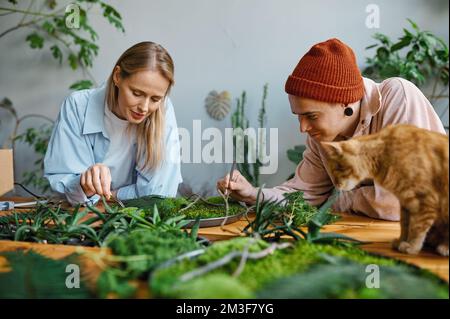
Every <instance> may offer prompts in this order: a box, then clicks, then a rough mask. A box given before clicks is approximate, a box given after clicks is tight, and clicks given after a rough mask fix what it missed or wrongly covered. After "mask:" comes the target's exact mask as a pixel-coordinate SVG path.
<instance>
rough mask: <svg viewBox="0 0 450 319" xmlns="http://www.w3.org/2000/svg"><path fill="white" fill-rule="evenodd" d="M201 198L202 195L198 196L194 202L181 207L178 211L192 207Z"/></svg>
mask: <svg viewBox="0 0 450 319" xmlns="http://www.w3.org/2000/svg"><path fill="white" fill-rule="evenodd" d="M199 200H200V196H199V197H197V198H196V199H195V200H194V201H193V202H192V203H190V204H189V205H187V206H186V207H183V208H181V209H180V210H179V211H178V213H181V212H183V211H185V210H187V209H189V208H191V207H192V206H194V205H195V204H196V203H197V202H198V201H199Z"/></svg>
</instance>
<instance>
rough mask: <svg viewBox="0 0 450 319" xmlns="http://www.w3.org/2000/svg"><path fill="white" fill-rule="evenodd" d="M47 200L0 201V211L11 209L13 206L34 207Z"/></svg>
mask: <svg viewBox="0 0 450 319" xmlns="http://www.w3.org/2000/svg"><path fill="white" fill-rule="evenodd" d="M47 202H48V201H47V200H38V201H33V202H25V203H16V202H13V201H0V211H2V210H12V209H14V208H27V207H34V206H36V205H38V204H46V203H47Z"/></svg>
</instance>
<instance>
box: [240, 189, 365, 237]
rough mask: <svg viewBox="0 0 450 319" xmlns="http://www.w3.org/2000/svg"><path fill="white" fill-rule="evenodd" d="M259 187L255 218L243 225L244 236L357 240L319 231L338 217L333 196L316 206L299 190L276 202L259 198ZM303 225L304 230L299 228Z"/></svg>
mask: <svg viewBox="0 0 450 319" xmlns="http://www.w3.org/2000/svg"><path fill="white" fill-rule="evenodd" d="M261 190H262V187H261V188H260V189H259V190H258V195H257V199H256V205H255V218H254V220H253V221H249V224H248V225H247V226H246V227H245V228H244V230H243V231H244V233H245V234H246V235H247V236H253V237H255V236H256V237H258V238H262V239H265V240H269V241H279V240H280V239H281V238H282V237H288V238H293V239H294V240H302V239H303V240H306V241H308V242H310V243H316V242H320V243H335V244H336V243H341V242H346V243H349V242H353V243H360V241H358V240H355V239H353V238H350V237H348V236H345V235H341V234H335V233H322V232H321V229H322V228H323V226H325V225H326V224H329V223H332V222H334V221H336V220H337V219H338V218H339V217H338V216H337V215H334V214H332V213H331V209H330V208H331V205H332V203H333V202H334V200H335V196H336V195H333V196H331V197H330V198H329V199H328V201H327V202H326V203H325V204H324V205H322V206H321V207H320V208H319V209H317V208H316V207H313V206H311V205H310V204H308V203H307V202H306V201H305V200H304V199H303V194H302V193H301V192H293V193H286V194H285V196H284V198H283V199H282V200H279V201H265V202H261V201H260V196H261ZM302 227H306V228H307V230H304V229H302Z"/></svg>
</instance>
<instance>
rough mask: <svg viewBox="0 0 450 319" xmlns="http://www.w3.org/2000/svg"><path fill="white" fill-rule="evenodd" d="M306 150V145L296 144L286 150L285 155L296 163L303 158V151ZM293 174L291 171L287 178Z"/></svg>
mask: <svg viewBox="0 0 450 319" xmlns="http://www.w3.org/2000/svg"><path fill="white" fill-rule="evenodd" d="M305 150H306V145H296V146H294V148H291V149H288V150H287V157H288V159H289V160H290V161H291V162H292V163H294V164H295V166H296V167H297V165H298V164H299V163H300V162H301V161H302V160H303V152H304V151H305ZM294 176H295V173H292V174H291V175H290V176H289V177H288V179H291V178H293V177H294Z"/></svg>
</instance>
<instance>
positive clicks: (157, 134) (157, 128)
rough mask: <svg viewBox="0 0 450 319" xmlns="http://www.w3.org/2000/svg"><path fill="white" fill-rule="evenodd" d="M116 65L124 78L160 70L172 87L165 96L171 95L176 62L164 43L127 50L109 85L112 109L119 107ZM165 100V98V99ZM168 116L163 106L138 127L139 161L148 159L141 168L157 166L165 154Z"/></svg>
mask: <svg viewBox="0 0 450 319" xmlns="http://www.w3.org/2000/svg"><path fill="white" fill-rule="evenodd" d="M116 66H119V67H120V77H121V78H122V79H123V78H126V77H128V76H130V75H132V74H134V73H136V72H139V71H144V70H151V71H156V72H159V73H160V74H161V75H162V76H163V77H164V78H165V79H166V80H167V81H169V87H168V89H167V92H166V94H165V96H164V98H165V97H167V95H168V94H169V91H170V89H171V87H172V86H173V84H174V65H173V61H172V58H171V57H170V55H169V53H168V52H167V51H166V49H164V48H163V47H162V46H161V45H159V44H156V43H153V42H140V43H137V44H135V45H133V46H132V47H131V48H129V49H127V50H126V51H125V52H124V53H122V55H121V56H120V58H119V59H118V60H117V62H116V64H115V65H114V68H113V71H112V72H111V75H110V76H109V79H108V83H107V87H106V96H105V99H106V103H107V105H108V107H109V108H110V109H111V110H114V109H116V108H117V99H118V94H119V92H118V88H117V86H116V85H115V84H114V81H113V75H114V70H115V69H116ZM164 100H165V99H164ZM164 117H165V106H164V105H162V106H161V107H159V108H158V109H157V110H156V111H155V112H153V113H152V114H150V115H149V116H148V117H147V118H146V119H145V120H144V121H143V122H142V123H140V124H138V125H137V127H136V137H137V154H136V156H137V157H136V162H137V163H140V160H141V159H143V160H144V163H145V164H144V165H143V167H141V168H142V169H145V170H153V169H155V168H157V167H158V166H159V165H160V164H161V162H162V160H163V157H164V156H163V155H164V149H165V145H164V126H165V122H164Z"/></svg>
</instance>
